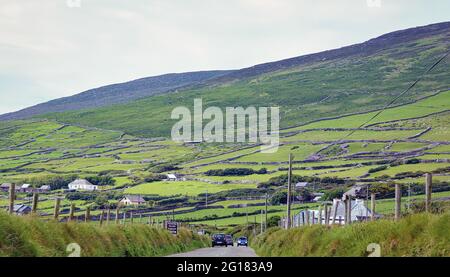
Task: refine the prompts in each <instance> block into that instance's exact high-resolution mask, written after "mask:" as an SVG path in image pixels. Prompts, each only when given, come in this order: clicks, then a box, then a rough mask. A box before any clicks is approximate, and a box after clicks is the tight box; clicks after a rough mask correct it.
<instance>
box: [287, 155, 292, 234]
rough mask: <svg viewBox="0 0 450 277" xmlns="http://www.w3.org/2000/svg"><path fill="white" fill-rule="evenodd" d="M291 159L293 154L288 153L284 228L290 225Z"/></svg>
mask: <svg viewBox="0 0 450 277" xmlns="http://www.w3.org/2000/svg"><path fill="white" fill-rule="evenodd" d="M292 159H293V156H292V154H291V153H289V171H288V190H287V214H286V229H289V228H290V227H291V194H292V192H291V189H292V187H291V181H292Z"/></svg>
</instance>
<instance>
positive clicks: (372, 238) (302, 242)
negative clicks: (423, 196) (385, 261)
mask: <svg viewBox="0 0 450 277" xmlns="http://www.w3.org/2000/svg"><path fill="white" fill-rule="evenodd" d="M371 243H377V244H379V245H380V247H381V256H383V257H384V256H391V257H401V256H407V257H412V256H422V257H424V256H425V257H431V256H447V257H448V256H450V212H446V213H444V214H441V215H431V214H414V215H410V216H407V217H405V218H403V219H402V220H400V221H399V222H394V221H390V220H378V221H375V222H368V223H358V224H353V225H350V226H345V227H337V226H333V227H328V228H327V227H326V226H322V225H315V226H312V227H302V228H294V229H290V230H282V229H280V228H273V229H270V230H268V232H266V233H265V234H263V235H260V236H257V237H255V238H254V239H253V240H252V247H253V248H254V249H255V251H256V253H257V254H258V255H260V256H282V257H291V256H293V257H306V256H313V257H330V256H331V257H364V256H368V254H369V252H367V246H368V245H369V244H371Z"/></svg>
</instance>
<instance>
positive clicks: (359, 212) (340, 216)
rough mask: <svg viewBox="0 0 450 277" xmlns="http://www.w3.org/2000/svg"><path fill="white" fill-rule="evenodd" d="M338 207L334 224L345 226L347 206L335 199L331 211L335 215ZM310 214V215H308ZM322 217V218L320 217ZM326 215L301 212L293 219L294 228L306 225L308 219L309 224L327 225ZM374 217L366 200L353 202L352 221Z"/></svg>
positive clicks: (314, 211) (313, 211) (331, 219)
mask: <svg viewBox="0 0 450 277" xmlns="http://www.w3.org/2000/svg"><path fill="white" fill-rule="evenodd" d="M336 207H337V211H336V217H335V218H334V222H335V223H336V224H339V225H343V224H345V206H344V203H343V201H342V200H340V199H334V200H333V206H332V207H331V211H332V213H334V210H335V209H336ZM306 213H308V215H307V214H306ZM319 215H320V216H319ZM324 216H325V214H324V212H323V211H322V212H320V211H318V210H304V211H301V212H300V213H298V214H296V215H294V218H293V224H294V226H301V225H303V224H305V223H306V221H307V219H308V218H309V222H310V224H312V223H313V220H314V224H318V223H319V222H322V224H323V223H325V221H326V219H325V217H324ZM333 216H334V215H333V214H330V215H329V218H328V220H329V224H332V223H333ZM371 216H372V211H371V210H370V209H369V208H367V207H366V206H365V205H364V200H362V199H356V200H352V208H351V221H352V222H355V221H364V220H366V219H370V217H371ZM374 216H375V218H377V219H378V218H380V217H381V215H379V214H376V213H375V214H374Z"/></svg>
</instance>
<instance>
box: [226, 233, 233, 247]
mask: <svg viewBox="0 0 450 277" xmlns="http://www.w3.org/2000/svg"><path fill="white" fill-rule="evenodd" d="M225 241H226V242H227V246H228V245H231V246H234V242H233V237H232V236H231V235H225Z"/></svg>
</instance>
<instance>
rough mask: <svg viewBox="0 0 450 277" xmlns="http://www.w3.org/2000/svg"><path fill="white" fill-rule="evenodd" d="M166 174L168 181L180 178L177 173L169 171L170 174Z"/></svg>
mask: <svg viewBox="0 0 450 277" xmlns="http://www.w3.org/2000/svg"><path fill="white" fill-rule="evenodd" d="M166 176H167V180H168V181H176V180H178V177H177V175H175V174H173V173H168V174H166Z"/></svg>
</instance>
